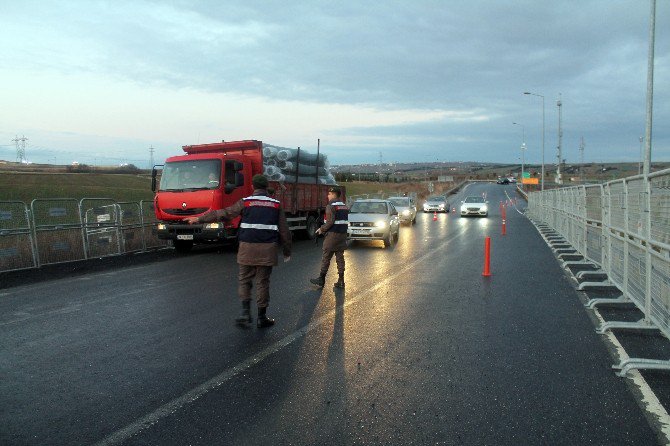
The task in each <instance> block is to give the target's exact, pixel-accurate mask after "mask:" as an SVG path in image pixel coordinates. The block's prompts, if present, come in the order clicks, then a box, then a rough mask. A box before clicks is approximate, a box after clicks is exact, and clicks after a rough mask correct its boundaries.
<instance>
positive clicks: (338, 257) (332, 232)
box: [309, 187, 349, 288]
mask: <svg viewBox="0 0 670 446" xmlns="http://www.w3.org/2000/svg"><path fill="white" fill-rule="evenodd" d="M341 195H342V191H341V190H340V189H339V188H337V187H331V188H330V189H328V205H326V222H325V223H324V225H323V226H321V227H320V228H319V229H317V230H316V233H317V234H326V238H325V240H324V241H323V256H322V258H321V273H320V274H319V277H317V278H316V279H309V281H310V282H311V283H313V284H314V285H317V286H320V287H323V286H324V284H325V283H326V274H327V273H328V267H330V259H331V258H332V257H333V254H335V262H336V263H337V273H338V280H337V282H335V285H334V286H335V287H336V288H344V266H345V265H344V250H345V249H347V229H348V228H349V208H347V205H346V204H345V203H343V202H342V201H341V200H340V196H341Z"/></svg>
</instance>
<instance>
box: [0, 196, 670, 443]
mask: <svg viewBox="0 0 670 446" xmlns="http://www.w3.org/2000/svg"><path fill="white" fill-rule="evenodd" d="M483 193H485V194H487V198H488V200H489V203H490V214H489V217H488V218H460V217H459V216H458V215H457V214H453V213H451V214H438V218H437V221H433V214H424V213H421V212H420V213H419V214H418V216H417V222H416V224H415V225H414V226H403V227H401V232H400V239H399V242H398V244H397V245H396V246H395V247H393V248H391V249H385V248H383V244H382V242H371V243H357V244H355V245H354V246H352V247H351V248H350V249H349V250H348V251H347V252H346V254H345V255H346V261H347V272H346V283H347V285H346V289H345V290H344V291H340V290H334V289H333V288H332V284H333V283H334V282H335V281H336V279H337V275H336V270H335V264H334V261H333V264H332V265H331V271H330V272H329V275H328V277H327V278H326V287H325V288H324V289H323V290H321V289H318V288H315V287H313V286H311V285H310V284H309V282H308V279H309V278H310V277H315V276H317V275H318V269H319V261H320V256H321V251H320V246H319V247H317V246H315V245H314V243H313V242H309V241H302V242H296V243H295V244H294V253H293V257H292V260H291V262H289V263H286V264H283V263H282V264H281V265H280V266H279V267H277V268H276V269H275V270H274V273H273V275H272V286H271V302H270V308H269V310H268V314H269V315H270V316H272V317H275V318H276V319H277V324H276V325H275V326H274V327H272V328H269V329H264V330H261V329H256V328H255V327H254V328H250V329H246V330H245V329H239V328H237V327H235V326H234V324H233V318H234V317H235V315H236V314H237V312H238V309H239V303H238V301H237V296H236V294H237V282H236V280H237V265H236V263H235V253H234V252H232V251H231V250H221V251H219V250H211V249H210V250H201V251H200V252H195V253H193V254H192V255H188V256H172V257H171V258H169V259H168V260H164V261H161V262H152V263H147V264H139V265H135V266H128V267H123V268H117V269H113V270H110V271H97V272H92V273H90V274H84V275H79V276H75V277H72V278H60V279H57V280H46V281H41V282H37V283H33V284H25V285H20V286H14V287H10V288H5V289H0V443H2V444H70V445H71V444H96V443H98V444H129V445H131V444H132V445H140V444H155V445H164V444H197V445H211V444H231V445H244V444H250V445H252V444H287V445H288V444H295V445H303V444H304V445H309V444H343V445H344V444H347V445H348V444H399V445H400V444H403V445H406V444H491V445H493V444H495V445H500V444H515V445H516V444H551V445H556V444H594V445H601V444H602V445H610V444H637V445H640V444H645V445H646V444H655V443H656V442H657V441H658V439H657V437H656V434H655V433H654V431H653V430H652V428H651V427H650V425H649V423H648V421H647V419H646V418H645V413H644V412H643V411H642V410H641V409H640V406H639V404H638V402H636V399H635V398H634V395H633V393H632V392H631V391H630V389H629V387H628V386H627V384H626V380H624V379H621V378H618V377H616V376H615V375H614V373H612V371H611V369H610V365H611V364H612V357H611V355H610V353H609V352H608V350H607V347H606V346H605V343H604V342H603V340H602V339H601V337H600V336H599V335H597V334H596V333H595V331H594V326H593V323H592V321H591V320H590V319H589V317H588V315H587V313H586V311H585V310H584V308H583V306H582V303H581V302H580V301H579V299H578V297H577V295H576V293H575V291H574V284H573V283H571V282H570V279H568V277H567V276H566V274H565V273H564V271H563V270H562V269H561V268H560V267H559V265H558V263H557V262H556V260H555V258H554V256H553V254H552V253H551V251H550V250H549V248H548V247H547V246H546V244H545V243H544V241H543V240H542V239H541V237H540V236H539V234H538V233H537V231H536V230H535V228H534V227H533V226H532V224H531V223H530V222H529V221H528V220H527V219H526V217H524V216H523V215H521V214H519V213H518V212H516V211H515V210H514V209H508V211H507V222H508V225H507V235H505V236H502V235H501V224H500V214H499V206H498V205H499V202H500V201H501V200H505V199H506V198H507V197H506V195H505V193H507V194H509V196H511V197H514V195H513V194H514V187H513V186H499V185H495V184H473V185H469V186H468V187H467V188H466V189H465V190H464V191H461V192H460V193H459V195H458V196H457V197H451V200H450V204H451V206H455V207H458V205H459V204H460V200H461V199H462V198H463V197H464V196H465V195H481V194H483ZM519 203H520V205H519V208H520V209H522V206H523V204H521V200H519ZM486 236H490V237H491V239H492V260H491V270H492V273H493V275H492V276H491V277H488V278H485V277H482V268H483V247H484V238H485V237H486ZM254 313H255V311H254Z"/></svg>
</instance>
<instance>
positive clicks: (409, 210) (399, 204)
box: [388, 197, 416, 225]
mask: <svg viewBox="0 0 670 446" xmlns="http://www.w3.org/2000/svg"><path fill="white" fill-rule="evenodd" d="M388 201H390V202H391V203H393V206H395V208H396V210H397V211H398V217H400V223H408V224H410V225H413V224H414V223H416V204H415V202H414V199H413V198H412V197H389V198H388Z"/></svg>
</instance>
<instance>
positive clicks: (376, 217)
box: [347, 200, 400, 248]
mask: <svg viewBox="0 0 670 446" xmlns="http://www.w3.org/2000/svg"><path fill="white" fill-rule="evenodd" d="M399 234H400V219H399V218H398V211H397V210H396V208H395V207H394V206H393V204H392V203H391V202H390V201H388V200H356V201H355V202H354V204H352V205H351V208H350V209H349V229H348V230H347V239H349V240H382V241H383V242H384V246H386V247H387V248H389V247H391V246H393V244H394V243H396V242H397V241H398V235H399Z"/></svg>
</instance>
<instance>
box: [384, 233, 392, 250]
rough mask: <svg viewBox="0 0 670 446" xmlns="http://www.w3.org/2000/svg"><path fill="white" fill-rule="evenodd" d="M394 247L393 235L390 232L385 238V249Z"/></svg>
mask: <svg viewBox="0 0 670 446" xmlns="http://www.w3.org/2000/svg"><path fill="white" fill-rule="evenodd" d="M392 246H393V235H392V234H391V231H390V230H389V233H388V235H387V236H386V237H385V238H384V247H385V248H390V247H392Z"/></svg>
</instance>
